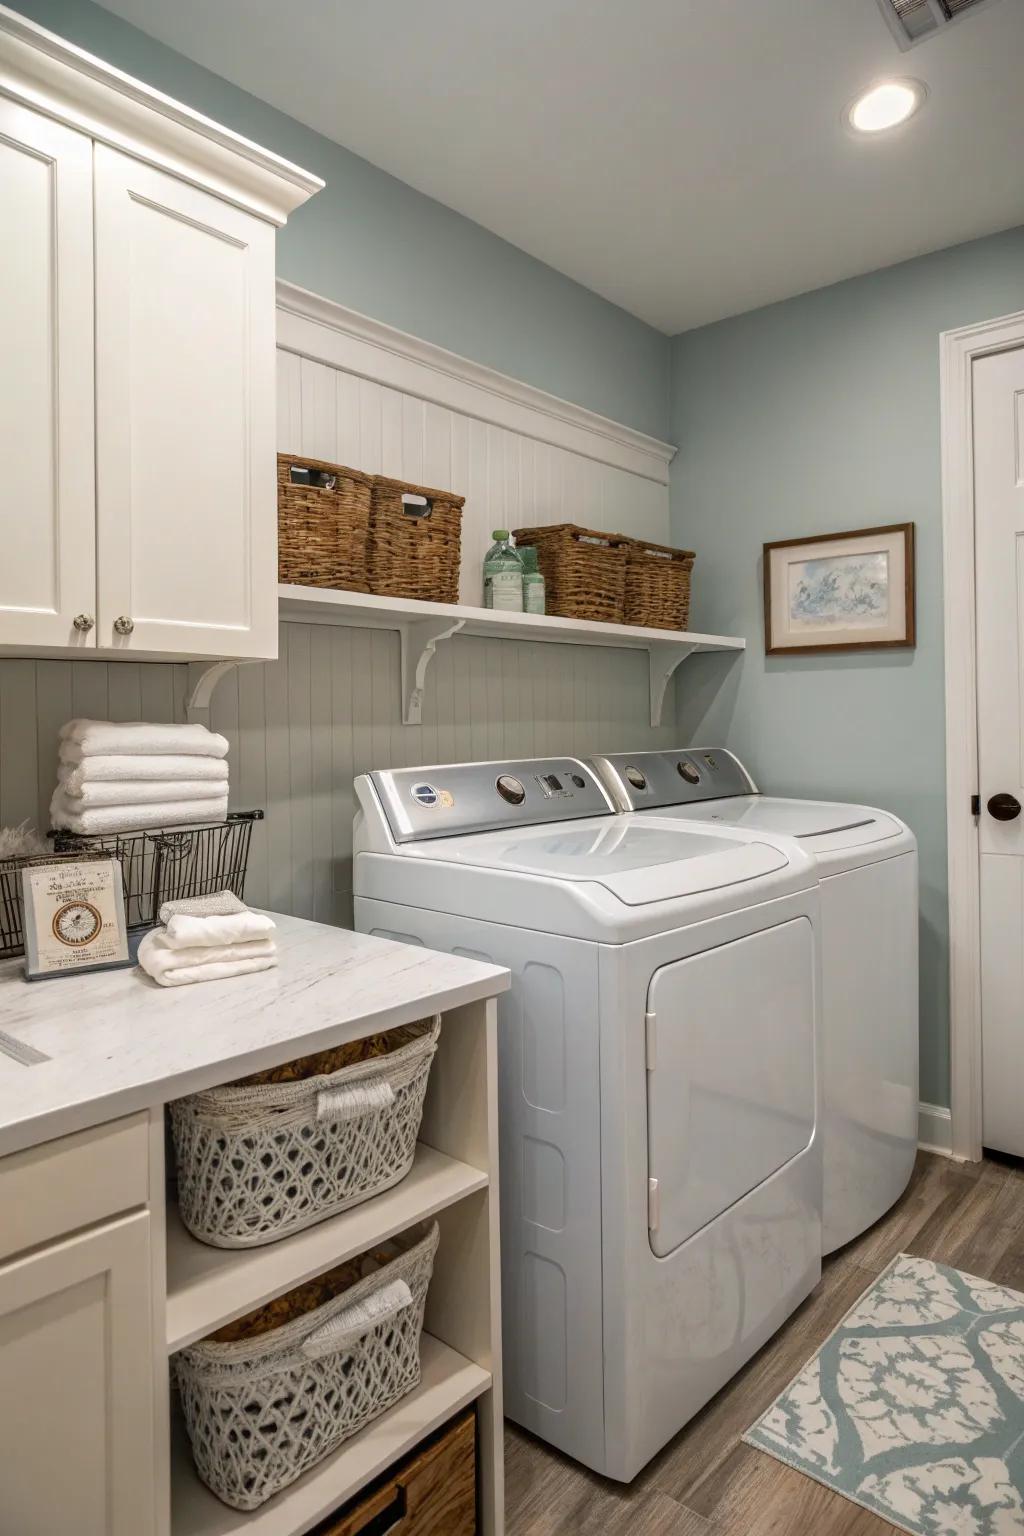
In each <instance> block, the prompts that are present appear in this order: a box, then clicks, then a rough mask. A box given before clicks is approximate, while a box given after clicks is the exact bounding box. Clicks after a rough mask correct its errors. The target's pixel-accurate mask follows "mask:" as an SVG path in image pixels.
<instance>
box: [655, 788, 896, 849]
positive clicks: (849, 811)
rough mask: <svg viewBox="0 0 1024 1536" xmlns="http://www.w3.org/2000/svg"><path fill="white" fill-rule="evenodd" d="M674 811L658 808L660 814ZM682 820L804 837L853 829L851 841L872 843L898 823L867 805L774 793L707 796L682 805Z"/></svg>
mask: <svg viewBox="0 0 1024 1536" xmlns="http://www.w3.org/2000/svg"><path fill="white" fill-rule="evenodd" d="M671 814H672V812H670V811H667V810H659V812H658V815H659V816H662V817H664V816H666V815H671ZM679 815H680V820H685V821H686V822H709V823H713V824H714V825H715V826H721V827H742V828H744V830H746V831H749V832H767V833H782V834H784V835H785V836H787V837H796V838H799V839H800V840H801V841H810V842H813V840H814V839H815V838H821V837H835V836H836V835H837V834H838V833H850V834H852V835H851V836H850V838H849V841H850V843H852V844H856V843H873V842H877V841H878V840H879V839H881V838H884V837H895V836H897V834H898V833H899V831H900V826H899V823H898V822H896V821H895V820H894V819H893V818H892V817H890V816H886V815H885V814H884V813H883V812H881V811H874V810H872V809H871V808H870V807H869V806H866V805H841V804H835V803H831V802H829V801H817V800H783V799H779V798H778V797H776V796H774V795H734V796H732V797H730V798H729V799H726V800H705V801H704V802H703V803H701V804H699V805H687V806H686V807H680V808H679Z"/></svg>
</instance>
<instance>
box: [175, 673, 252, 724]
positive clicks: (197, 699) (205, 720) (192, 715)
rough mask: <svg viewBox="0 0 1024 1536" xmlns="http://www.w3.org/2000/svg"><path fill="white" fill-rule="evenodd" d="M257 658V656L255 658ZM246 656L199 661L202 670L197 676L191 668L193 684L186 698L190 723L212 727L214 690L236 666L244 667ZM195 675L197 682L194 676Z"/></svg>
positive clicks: (186, 711) (190, 676)
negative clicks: (211, 710) (204, 662)
mask: <svg viewBox="0 0 1024 1536" xmlns="http://www.w3.org/2000/svg"><path fill="white" fill-rule="evenodd" d="M254 659H255V658H254ZM245 665H246V659H245V658H241V657H240V658H239V659H238V660H236V661H211V662H207V663H206V664H205V665H204V664H203V663H202V662H199V663H197V667H202V671H201V672H199V675H198V676H196V674H195V671H194V670H193V669H191V668H190V669H189V681H190V683H191V684H192V686H191V688H190V690H189V694H188V697H187V699H186V700H185V719H186V720H187V721H188V723H189V725H205V726H206V728H207V730H209V728H210V705H211V704H212V702H213V694H214V690H215V688H216V687H217V684H218V683H219V682H220V681H221V679H222V678H225V677H227V675H228V673H229V672H233V671H234V670H235V668H236V667H244V666H245ZM250 665H251V663H250ZM193 677H195V682H192V678H193Z"/></svg>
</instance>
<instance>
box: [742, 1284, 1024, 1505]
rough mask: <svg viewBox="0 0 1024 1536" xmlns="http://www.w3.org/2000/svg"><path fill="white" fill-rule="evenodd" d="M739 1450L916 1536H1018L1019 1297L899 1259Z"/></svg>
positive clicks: (1023, 1385)
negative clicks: (755, 1452)
mask: <svg viewBox="0 0 1024 1536" xmlns="http://www.w3.org/2000/svg"><path fill="white" fill-rule="evenodd" d="M743 1438H744V1439H745V1440H746V1442H747V1444H748V1445H753V1446H757V1447H758V1448H759V1449H760V1450H762V1451H768V1452H769V1453H770V1454H771V1455H773V1456H776V1457H778V1459H779V1460H780V1461H784V1462H786V1463H787V1465H788V1466H791V1467H795V1468H797V1470H798V1471H800V1472H805V1473H806V1474H807V1475H808V1476H809V1477H813V1478H815V1479H817V1481H818V1482H820V1483H824V1484H825V1485H826V1487H828V1488H832V1489H834V1490H835V1491H836V1492H837V1493H841V1494H844V1495H845V1497H846V1498H848V1499H852V1500H853V1501H854V1503H856V1504H860V1505H862V1506H863V1507H864V1508H865V1509H870V1510H873V1511H874V1512H875V1513H876V1514H878V1515H881V1516H882V1517H883V1519H886V1520H889V1521H891V1522H892V1524H893V1525H896V1526H899V1527H900V1528H901V1529H902V1530H905V1531H910V1532H912V1533H913V1536H1024V1295H1021V1294H1020V1292H1018V1291H1010V1290H1006V1289H1004V1288H1003V1287H1002V1286H998V1285H992V1284H990V1283H989V1281H987V1280H978V1279H976V1278H975V1277H974V1276H973V1275H965V1274H962V1273H961V1272H960V1270H957V1269H949V1268H947V1267H946V1265H944V1264H933V1263H932V1262H931V1261H930V1260H928V1259H915V1258H910V1257H908V1255H906V1254H901V1255H900V1256H899V1257H898V1258H897V1259H895V1260H894V1261H893V1263H892V1264H891V1265H890V1266H889V1268H888V1269H887V1270H885V1272H884V1273H883V1274H882V1275H880V1276H879V1277H878V1279H877V1280H876V1281H875V1283H874V1284H873V1285H872V1286H871V1287H870V1289H869V1290H868V1291H866V1292H865V1294H864V1295H863V1296H862V1297H861V1299H860V1300H859V1301H858V1302H857V1303H856V1305H855V1306H854V1307H853V1308H852V1310H851V1311H850V1312H849V1313H848V1314H847V1315H846V1317H845V1318H844V1319H843V1321H842V1323H840V1325H839V1327H838V1328H837V1329H836V1331H835V1332H834V1333H833V1334H832V1336H831V1338H829V1339H828V1340H827V1342H826V1343H825V1344H824V1345H823V1346H822V1348H821V1349H820V1350H819V1351H818V1353H817V1354H816V1355H815V1356H814V1358H813V1359H812V1360H811V1361H810V1362H809V1364H808V1365H806V1366H805V1367H804V1369H803V1370H802V1371H801V1372H800V1374H799V1375H798V1376H797V1377H796V1379H795V1380H794V1381H792V1382H791V1383H790V1384H789V1386H788V1387H787V1388H786V1390H785V1391H784V1392H783V1393H782V1395H781V1396H780V1397H778V1398H776V1400H775V1402H774V1403H773V1404H772V1406H771V1407H770V1408H769V1409H768V1412H767V1413H765V1414H764V1415H763V1416H762V1417H761V1418H760V1419H759V1420H758V1421H757V1423H756V1424H755V1425H754V1426H753V1427H752V1428H751V1429H750V1430H749V1431H748V1432H747V1434H746V1435H745V1436H744V1437H743Z"/></svg>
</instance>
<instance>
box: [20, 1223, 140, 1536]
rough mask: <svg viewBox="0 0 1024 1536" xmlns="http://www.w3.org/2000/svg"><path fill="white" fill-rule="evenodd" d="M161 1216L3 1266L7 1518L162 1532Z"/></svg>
mask: <svg viewBox="0 0 1024 1536" xmlns="http://www.w3.org/2000/svg"><path fill="white" fill-rule="evenodd" d="M149 1227H150V1217H149V1214H148V1212H146V1211H136V1212H135V1213H134V1214H132V1215H129V1216H124V1217H122V1218H121V1219H120V1220H119V1221H113V1222H109V1223H107V1224H105V1225H103V1226H100V1227H96V1228H94V1229H92V1230H91V1231H86V1232H80V1233H77V1234H76V1235H75V1236H73V1237H69V1238H67V1239H66V1240H65V1241H63V1242H59V1243H53V1244H51V1245H49V1246H48V1247H45V1248H42V1249H38V1250H35V1251H33V1252H31V1253H29V1254H27V1255H26V1256H25V1257H24V1258H20V1259H15V1260H14V1261H13V1262H11V1263H9V1264H5V1265H3V1267H2V1268H0V1424H2V1432H0V1489H2V1494H0V1498H2V1504H3V1514H2V1517H0V1524H2V1526H3V1529H4V1530H7V1531H10V1532H11V1533H12V1536H14V1533H15V1532H17V1536H57V1533H58V1532H68V1533H69V1536H70V1533H71V1532H81V1533H82V1536H155V1533H156V1530H157V1524H156V1522H157V1508H156V1500H155V1495H154V1479H153V1467H154V1457H155V1440H154V1425H153V1419H154V1383H153V1343H152V1313H151V1308H150V1286H149V1279H150V1232H149Z"/></svg>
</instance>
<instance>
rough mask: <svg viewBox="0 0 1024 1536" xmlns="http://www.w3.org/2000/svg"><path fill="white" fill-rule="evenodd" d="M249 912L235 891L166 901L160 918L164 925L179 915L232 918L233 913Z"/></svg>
mask: <svg viewBox="0 0 1024 1536" xmlns="http://www.w3.org/2000/svg"><path fill="white" fill-rule="evenodd" d="M248 910H249V908H248V907H247V906H246V904H245V902H244V901H240V900H239V899H238V897H237V896H236V895H235V893H234V891H211V892H210V893H209V894H208V895H206V896H181V897H179V898H178V900H177V901H165V902H164V904H163V906H162V907H161V908H160V913H159V916H160V921H161V922H162V923H169V922H170V920H171V918H172V917H177V916H178V914H179V913H180V914H181V915H183V916H185V917H230V916H231V914H232V913H233V912H248Z"/></svg>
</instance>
